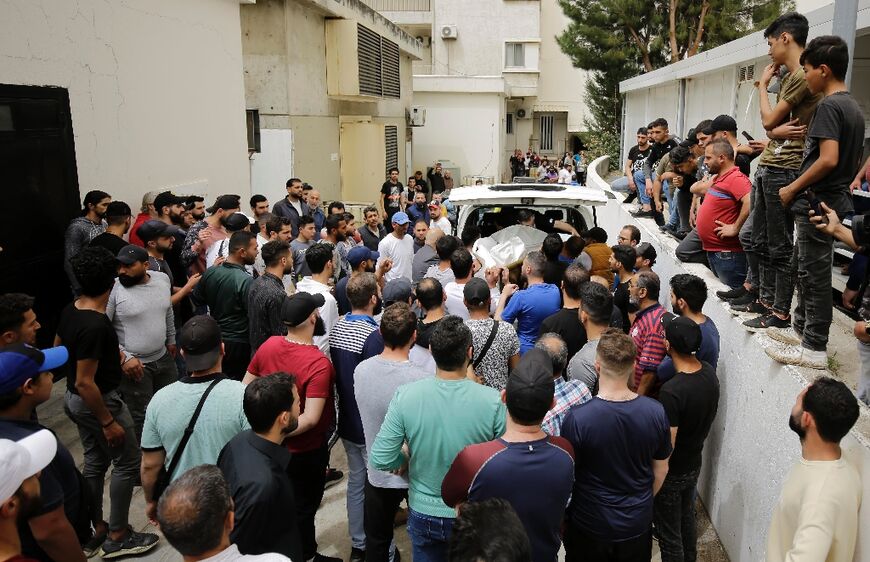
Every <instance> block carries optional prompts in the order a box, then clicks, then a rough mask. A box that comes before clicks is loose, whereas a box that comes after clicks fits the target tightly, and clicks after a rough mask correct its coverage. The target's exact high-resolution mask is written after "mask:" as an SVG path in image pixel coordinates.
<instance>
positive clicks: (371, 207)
mask: <svg viewBox="0 0 870 562" xmlns="http://www.w3.org/2000/svg"><path fill="white" fill-rule="evenodd" d="M377 212H378V208H377V207H375V206H374V205H369V206H368V207H366V208H365V209H363V219H365V218H366V217H367V216H368V215H369V213H377Z"/></svg>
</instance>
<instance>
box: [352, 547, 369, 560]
mask: <svg viewBox="0 0 870 562" xmlns="http://www.w3.org/2000/svg"><path fill="white" fill-rule="evenodd" d="M365 559H366V551H365V550H362V549H361V548H351V549H350V560H348V562H365Z"/></svg>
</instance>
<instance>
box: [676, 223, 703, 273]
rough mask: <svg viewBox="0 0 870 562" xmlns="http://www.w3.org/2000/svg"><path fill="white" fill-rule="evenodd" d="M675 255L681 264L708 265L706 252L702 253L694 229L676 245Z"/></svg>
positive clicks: (701, 246)
mask: <svg viewBox="0 0 870 562" xmlns="http://www.w3.org/2000/svg"><path fill="white" fill-rule="evenodd" d="M676 255H677V259H678V260H680V261H681V262H683V263H702V264H704V265H708V264H707V252H705V251H704V246H703V245H702V244H701V237H700V236H698V230H697V229H694V228H693V229H692V230H691V231H690V232H689V233H688V234H687V235H686V237H685V238H683V239H682V240H681V241H680V243H679V244H678V245H677V250H676Z"/></svg>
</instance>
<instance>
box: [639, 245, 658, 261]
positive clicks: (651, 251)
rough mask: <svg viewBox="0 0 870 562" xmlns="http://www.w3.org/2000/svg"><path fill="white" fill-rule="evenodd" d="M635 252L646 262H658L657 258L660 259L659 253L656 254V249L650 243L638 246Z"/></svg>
mask: <svg viewBox="0 0 870 562" xmlns="http://www.w3.org/2000/svg"><path fill="white" fill-rule="evenodd" d="M635 250H636V251H637V255H638V257H641V258H643V259H645V260H649V261H650V263H655V262H656V258H657V257H658V252H656V249H655V248H654V247H653V245H652V244H650V243H649V242H641V243H640V244H638V245H637V247H636V248H635Z"/></svg>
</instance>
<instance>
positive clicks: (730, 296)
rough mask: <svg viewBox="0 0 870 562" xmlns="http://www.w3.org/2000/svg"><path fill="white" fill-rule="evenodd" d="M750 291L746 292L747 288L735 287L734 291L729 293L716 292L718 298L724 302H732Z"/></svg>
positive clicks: (731, 290)
mask: <svg viewBox="0 0 870 562" xmlns="http://www.w3.org/2000/svg"><path fill="white" fill-rule="evenodd" d="M748 292H749V291H747V290H746V287H744V286H743V285H740V286H739V287H735V288H734V289H729V290H728V291H716V296H717V297H719V298H720V299H722V300H725V301H727V300H731V299H736V298H739V297H742V296H743V295H745V294H746V293H748Z"/></svg>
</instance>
